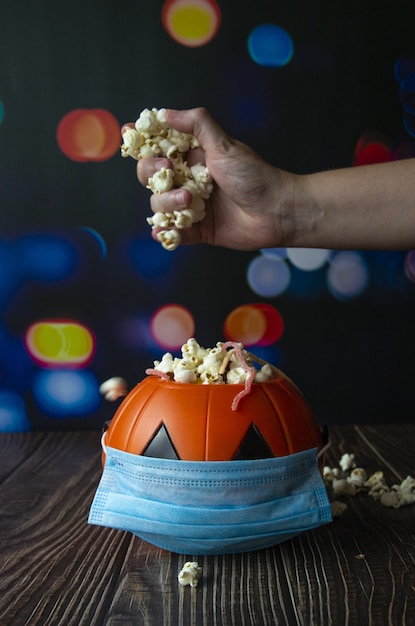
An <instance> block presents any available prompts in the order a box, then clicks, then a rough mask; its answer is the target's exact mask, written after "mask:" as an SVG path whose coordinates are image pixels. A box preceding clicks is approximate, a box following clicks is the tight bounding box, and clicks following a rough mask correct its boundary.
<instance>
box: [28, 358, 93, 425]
mask: <svg viewBox="0 0 415 626" xmlns="http://www.w3.org/2000/svg"><path fill="white" fill-rule="evenodd" d="M33 396H34V398H35V401H36V403H37V405H38V406H39V408H40V409H41V410H42V411H44V412H45V413H46V414H48V415H50V416H51V417H55V418H58V419H65V418H71V417H84V416H87V415H89V414H91V413H93V412H94V411H96V410H97V409H98V408H99V406H100V403H101V396H100V392H99V383H98V380H97V378H96V376H95V375H94V374H93V373H92V372H90V371H88V370H47V369H45V370H40V371H39V372H38V373H37V375H36V376H35V377H34V380H33Z"/></svg>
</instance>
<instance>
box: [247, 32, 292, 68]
mask: <svg viewBox="0 0 415 626" xmlns="http://www.w3.org/2000/svg"><path fill="white" fill-rule="evenodd" d="M248 51H249V54H250V56H251V58H252V60H253V61H255V63H257V64H258V65H262V66H264V67H282V66H284V65H287V63H289V62H290V61H291V59H292V56H293V54H294V44H293V41H292V39H291V36H290V35H289V34H288V32H287V31H286V30H285V29H284V28H282V27H281V26H278V25H277V24H260V25H259V26H257V27H256V28H254V30H252V31H251V33H250V34H249V37H248Z"/></svg>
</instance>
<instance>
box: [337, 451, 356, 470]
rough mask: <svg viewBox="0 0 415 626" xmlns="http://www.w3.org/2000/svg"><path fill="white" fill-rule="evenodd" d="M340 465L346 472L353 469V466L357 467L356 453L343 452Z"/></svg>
mask: <svg viewBox="0 0 415 626" xmlns="http://www.w3.org/2000/svg"><path fill="white" fill-rule="evenodd" d="M339 465H340V467H341V468H342V470H343V471H344V472H346V471H347V470H349V469H352V468H353V467H356V463H355V462H354V454H348V453H346V454H343V456H342V458H341V459H340V463H339Z"/></svg>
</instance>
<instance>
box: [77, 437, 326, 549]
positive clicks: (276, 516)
mask: <svg viewBox="0 0 415 626" xmlns="http://www.w3.org/2000/svg"><path fill="white" fill-rule="evenodd" d="M105 453H106V461H105V466H104V470H103V474H102V477H101V481H100V483H99V486H98V489H97V491H96V494H95V498H94V500H93V503H92V507H91V511H90V515H89V520H88V521H89V523H90V524H98V525H101V526H109V527H111V528H118V529H120V530H127V531H130V532H132V533H134V534H136V535H138V536H139V537H141V538H142V539H144V540H145V541H148V542H149V543H152V544H154V545H156V546H158V547H160V548H164V549H166V550H170V551H172V552H177V553H179V554H194V555H200V554H228V553H237V552H246V551H250V550H258V549H262V548H267V547H269V546H272V545H274V544H277V543H280V542H282V541H285V540H287V539H289V538H290V537H293V536H295V535H297V534H299V533H302V532H304V531H307V530H310V529H312V528H315V527H317V526H320V525H321V524H326V523H328V522H330V521H331V519H332V518H331V508H330V503H329V500H328V496H327V491H326V488H325V486H324V483H323V480H322V477H321V474H320V471H319V468H318V459H317V451H316V449H313V450H306V451H304V452H298V453H296V454H291V455H289V456H285V457H277V458H269V459H259V460H256V459H255V460H248V461H176V460H170V459H158V458H151V457H144V456H140V455H136V454H131V453H129V452H124V451H122V450H116V449H114V448H110V447H106V448H105Z"/></svg>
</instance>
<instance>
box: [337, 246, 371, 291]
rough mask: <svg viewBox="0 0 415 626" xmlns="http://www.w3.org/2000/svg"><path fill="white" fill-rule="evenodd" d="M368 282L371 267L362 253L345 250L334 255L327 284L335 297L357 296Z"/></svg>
mask: <svg viewBox="0 0 415 626" xmlns="http://www.w3.org/2000/svg"><path fill="white" fill-rule="evenodd" d="M368 284H369V269H368V266H367V263H366V261H365V259H364V258H363V256H362V254H361V253H359V252H349V251H344V252H338V253H337V254H335V255H334V256H333V258H332V259H331V261H330V267H329V269H328V272H327V286H328V289H329V291H330V293H331V294H332V295H333V296H334V297H335V298H338V299H340V300H344V299H348V298H355V297H356V296H358V295H360V294H361V293H362V292H363V291H364V290H365V289H366V287H367V286H368Z"/></svg>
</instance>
